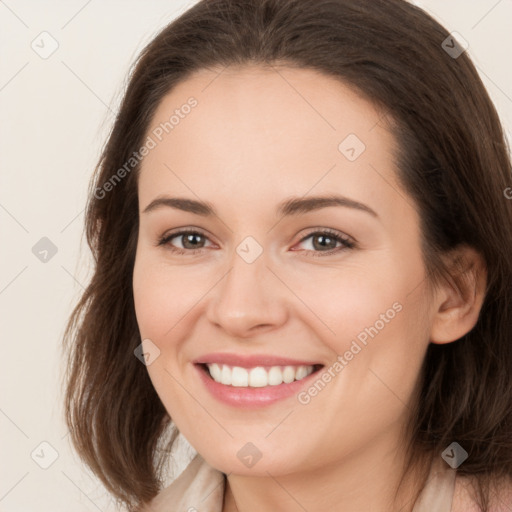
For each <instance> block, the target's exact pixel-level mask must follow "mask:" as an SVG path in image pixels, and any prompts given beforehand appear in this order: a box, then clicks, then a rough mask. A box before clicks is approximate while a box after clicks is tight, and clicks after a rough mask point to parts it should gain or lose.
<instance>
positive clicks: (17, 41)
mask: <svg viewBox="0 0 512 512" xmlns="http://www.w3.org/2000/svg"><path fill="white" fill-rule="evenodd" d="M194 3H195V2H194V1H188V2H187V1H183V0H167V1H162V0H157V1H153V2H151V3H148V2H143V1H142V0H139V1H135V0H129V1H126V0H125V1H120V0H117V1H112V0H109V1H105V0H104V1H99V0H89V1H86V0H73V1H63V0H62V1H47V2H37V1H35V0H32V1H21V0H5V1H4V0H0V48H1V53H0V115H1V120H2V122H1V124H0V165H1V180H2V181H1V184H0V222H1V224H0V226H1V236H2V258H3V259H2V265H1V267H0V310H1V313H2V317H1V322H2V323H1V326H2V333H1V336H2V357H1V358H0V365H1V366H0V384H1V390H2V393H1V396H0V431H1V445H0V446H1V452H0V460H1V461H2V464H1V470H0V512H15V511H16V512H18V511H19V512H31V511H34V512H35V511H38V512H50V511H51V512H64V511H65V512H83V511H98V510H100V511H104V512H108V511H113V510H114V507H113V503H112V500H111V499H110V497H109V496H108V495H107V493H106V492H105V490H104V488H103V487H102V486H101V484H99V482H98V481H97V480H96V479H95V478H94V477H93V476H92V475H91V473H90V472H89V471H88V470H87V469H86V468H85V467H84V466H83V465H82V464H81V463H80V461H79V459H78V458H77V456H76V455H75V454H74V452H73V451H72V449H71V446H70V442H69V436H68V435H67V428H66V426H65V424H64V422H63V417H62V404H61V402H62V392H61V382H62V375H63V371H64V368H63V361H64V359H63V354H62V347H61V340H62V334H63V330H64V326H65V323H66V320H67V318H68V316H69V314H70V313H71V310H72V306H73V305H74V304H75V302H76V300H77V299H78V297H79V295H80V293H81V291H82V289H83V287H84V286H85V284H86V283H87V279H88V276H89V271H88V268H89V262H90V258H89V253H88V249H87V246H86V244H85V243H84V242H82V244H81V238H82V230H83V221H84V214H83V212H84V207H85V203H86V196H87V190H88V184H89V179H90V176H91V174H92V171H93V168H94V166H95V164H96V162H97V160H98V157H99V154H100V149H101V147H102V145H103V143H104V141H105V138H106V136H107V134H108V131H109V128H110V126H111V123H112V122H113V119H114V116H115V112H116V109H117V106H118V104H119V101H120V98H121V95H122V92H123V90H124V86H125V82H126V77H127V73H128V71H129V68H130V65H131V64H132V62H133V61H134V59H135V57H136V55H137V54H138V52H139V51H140V50H141V49H142V48H143V47H144V46H145V44H147V43H148V42H149V41H150V40H151V39H152V37H153V36H154V35H155V34H156V32H157V31H158V30H159V29H161V28H162V27H163V26H165V25H166V24H167V23H168V22H170V21H171V20H172V19H173V18H175V17H176V16H178V15H179V14H180V13H182V12H183V11H184V10H186V9H187V8H188V7H189V6H191V5H192V4H194ZM414 3H416V4H417V5H419V6H420V7H423V8H424V9H426V10H427V11H428V12H430V13H431V14H432V15H433V16H434V17H435V18H436V19H438V20H439V21H440V22H441V23H442V24H443V25H444V26H445V27H446V28H447V29H448V30H449V31H456V32H458V33H459V34H460V35H461V36H462V37H463V38H464V39H465V40H466V41H467V42H468V43H469V48H468V50H467V51H468V53H469V54H470V56H471V57H472V59H473V61H474V63H475V64H476V66H477V69H478V70H479V72H480V75H481V76H482V79H483V81H484V83H485V85H486V87H487V89H488V91H489V93H490V95H491V98H492V99H493V101H494V103H495V105H496V107H497V109H498V112H499V113H500V116H501V118H502V121H503V124H504V125H505V128H507V132H508V134H509V140H511V139H510V128H511V127H512V71H511V66H510V62H511V60H510V52H511V50H512V31H511V30H510V20H511V19H512V1H511V0H479V1H472V2H468V1H467V0H450V1H446V0H424V1H419V2H414ZM397 22H399V21H397ZM42 32H47V33H48V34H49V35H48V34H46V35H41V33H42ZM57 44H58V47H57V48H56V50H55V52H54V53H53V54H52V55H50V56H47V55H45V54H44V52H49V51H50V50H51V49H52V45H53V46H56V45H57ZM440 44H441V42H440ZM33 47H34V49H33ZM43 57H47V58H43ZM511 186H512V178H511ZM43 237H46V238H48V239H49V240H50V241H51V244H52V247H54V249H53V251H54V252H55V249H56V251H57V252H56V253H55V254H53V253H52V251H51V250H50V252H49V253H48V254H47V255H46V259H47V261H41V259H40V258H42V257H43V256H44V255H42V254H39V256H38V250H40V247H39V245H36V244H38V243H39V244H45V243H46V244H48V242H47V241H46V242H40V240H41V239H42V238H43ZM34 246H36V249H34V250H33V247H34ZM45 247H47V246H45ZM38 248H39V249H38ZM41 443H43V444H41ZM193 454H194V451H193V449H191V448H190V447H189V446H188V444H187V443H186V441H184V442H183V444H182V445H181V448H180V452H179V454H178V458H177V462H176V465H175V466H173V467H174V469H175V470H176V471H179V470H180V469H182V468H183V467H184V465H186V463H187V462H188V461H189V460H190V458H191V457H192V456H193ZM44 466H48V467H47V468H46V469H44Z"/></svg>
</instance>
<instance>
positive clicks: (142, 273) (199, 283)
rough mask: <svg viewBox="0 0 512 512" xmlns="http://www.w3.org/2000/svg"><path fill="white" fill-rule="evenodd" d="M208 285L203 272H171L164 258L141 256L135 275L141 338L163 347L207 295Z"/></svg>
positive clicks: (142, 253) (179, 270) (135, 268)
mask: <svg viewBox="0 0 512 512" xmlns="http://www.w3.org/2000/svg"><path fill="white" fill-rule="evenodd" d="M210 277H211V276H210ZM208 283H209V278H208V276H207V275H206V274H204V271H202V270H196V271H194V272H190V271H188V270H187V269H186V268H180V267H177V268H171V267H170V266H169V265H166V264H165V261H162V259H161V258H159V259H156V258H151V257H150V255H148V254H145V253H144V251H141V252H139V253H138V254H137V258H136V260H135V266H134V271H133V294H134V302H135V312H136V317H137V323H138V325H139V329H140V332H141V336H142V337H143V338H151V339H153V338H154V340H155V342H156V343H157V344H159V343H162V342H163V340H164V337H165V336H166V334H167V335H168V333H169V331H170V330H171V329H173V327H174V326H175V325H176V324H177V323H178V322H179V321H180V319H182V318H183V317H184V316H185V315H187V314H188V313H189V312H190V311H191V310H192V309H193V307H194V305H195V304H196V303H197V302H198V301H199V300H200V299H201V297H202V296H203V295H204V294H205V292H206V291H207V290H208Z"/></svg>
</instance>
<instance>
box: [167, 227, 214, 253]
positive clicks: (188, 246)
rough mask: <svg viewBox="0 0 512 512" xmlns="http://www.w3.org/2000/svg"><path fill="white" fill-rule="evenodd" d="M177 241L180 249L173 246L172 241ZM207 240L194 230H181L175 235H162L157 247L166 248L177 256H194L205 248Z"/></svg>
mask: <svg viewBox="0 0 512 512" xmlns="http://www.w3.org/2000/svg"><path fill="white" fill-rule="evenodd" d="M174 239H177V240H178V241H179V243H180V245H181V247H179V246H178V247H176V246H175V245H173V243H172V240H174ZM206 240H208V238H207V237H206V236H205V235H204V234H203V233H201V232H200V231H196V230H183V231H177V232H175V233H170V234H167V235H164V236H163V237H162V238H160V239H159V241H158V245H159V246H164V245H165V246H167V247H168V248H169V250H171V251H172V252H175V253H177V254H185V253H187V254H195V253H197V252H200V251H201V250H202V249H204V248H205V247H207V246H205V242H206Z"/></svg>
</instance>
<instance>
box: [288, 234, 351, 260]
mask: <svg viewBox="0 0 512 512" xmlns="http://www.w3.org/2000/svg"><path fill="white" fill-rule="evenodd" d="M309 240H310V241H309ZM306 241H309V242H308V243H307V244H306V247H305V250H306V252H307V253H310V254H311V256H325V255H330V254H334V253H338V252H340V251H343V250H345V249H352V248H354V247H355V243H354V242H352V241H351V239H350V238H348V237H347V236H345V235H343V234H342V233H338V232H335V231H330V230H321V231H313V232H311V233H310V234H309V235H307V236H305V237H304V238H303V239H302V240H301V241H300V244H304V242H306ZM294 250H297V249H294Z"/></svg>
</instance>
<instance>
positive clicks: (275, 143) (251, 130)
mask: <svg viewBox="0 0 512 512" xmlns="http://www.w3.org/2000/svg"><path fill="white" fill-rule="evenodd" d="M191 98H193V100H194V101H195V106H194V107H192V108H188V107H186V108H184V105H187V104H191V103H190V99H191ZM173 115H174V122H173V123H172V126H171V125H170V123H169V120H170V118H171V117H172V116H173ZM178 118H179V119H178ZM166 123H167V124H166ZM387 123H388V118H387V117H386V116H384V115H383V112H382V111H379V110H378V109H377V108H376V107H375V105H373V104H372V103H370V102H369V101H367V100H365V99H364V98H363V97H362V96H360V95H359V94H358V93H357V92H356V91H354V90H353V89H352V88H350V87H349V86H348V85H346V84H344V83H342V82H340V81H339V80H336V79H335V78H332V77H329V76H326V75H324V74H322V73H320V72H317V71H315V70H309V69H297V68H290V67H283V66H280V67H277V66H276V67H271V66H266V67H263V66H243V67H228V68H225V69H222V68H219V69H215V70H201V71H199V72H196V73H194V74H193V75H192V76H191V77H189V78H188V79H186V80H184V81H183V82H181V83H180V84H178V85H177V86H176V87H175V88H174V89H173V90H172V91H171V92H170V93H169V94H167V95H166V96H165V97H164V98H163V100H162V101H161V103H160V105H159V107H158V109H157V110H156V112H155V115H154V117H153V120H152V123H151V126H150V129H149V130H148V132H147V135H148V136H150V137H152V138H153V139H155V142H156V145H155V147H154V148H153V149H152V150H151V151H150V152H149V154H148V155H147V156H146V157H145V158H144V160H143V163H142V167H141V176H140V182H139V195H140V198H141V204H143V203H147V202H149V201H150V200H151V199H153V198H154V196H155V195H158V194H163V193H167V192H175V191H177V192H180V193H188V195H189V196H190V192H191V191H192V192H193V193H194V194H195V195H198V196H200V197H204V198H208V199H212V200H213V201H216V200H219V201H222V200H223V199H227V198H230V202H231V203H233V202H234V201H235V199H238V200H239V201H240V204H241V205H242V204H245V205H248V204H249V203H250V202H251V201H255V202H256V201H258V200H261V198H265V199H266V200H269V201H274V200H275V202H276V203H277V202H279V201H280V200H281V199H282V198H283V197H287V196H291V195H304V194H306V193H308V191H312V190H313V189H314V192H315V193H317V192H318V193H324V192H333V191H334V189H336V191H337V192H340V193H345V194H347V195H349V194H352V195H353V196H355V197H354V198H355V199H366V200H368V201H370V200H372V201H374V204H375V202H376V203H377V204H379V203H380V205H381V207H382V208H386V207H387V205H386V202H389V201H387V200H389V199H390V198H389V194H391V195H394V196H396V189H397V188H398V184H397V183H396V181H395V166H394V157H393V152H394V149H395V141H394V139H393V137H392V136H391V133H390V132H389V126H388V124H387ZM159 128H160V129H159ZM155 133H156V134H158V137H156V136H155ZM159 138H161V140H158V139H159ZM385 181H387V182H388V186H387V188H389V187H390V186H391V188H395V191H394V192H393V191H392V190H383V185H385V183H384V182H385ZM187 189H188V190H187ZM394 199H396V197H394ZM376 208H378V206H376Z"/></svg>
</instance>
